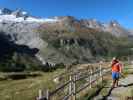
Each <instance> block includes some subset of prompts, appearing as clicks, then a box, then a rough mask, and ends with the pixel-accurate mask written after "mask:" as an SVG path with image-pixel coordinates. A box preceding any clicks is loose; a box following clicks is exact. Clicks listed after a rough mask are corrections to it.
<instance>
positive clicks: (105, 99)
mask: <svg viewBox="0 0 133 100" xmlns="http://www.w3.org/2000/svg"><path fill="white" fill-rule="evenodd" d="M113 89H114V88H112V87H111V88H110V90H109V92H108V94H107V95H105V96H104V97H103V98H102V100H107V97H108V96H110V95H111V92H112V90H113Z"/></svg>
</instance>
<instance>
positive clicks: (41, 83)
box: [0, 69, 63, 100]
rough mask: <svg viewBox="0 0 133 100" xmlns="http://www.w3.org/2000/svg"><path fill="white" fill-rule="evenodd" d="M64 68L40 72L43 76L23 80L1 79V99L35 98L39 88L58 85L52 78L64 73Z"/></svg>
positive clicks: (31, 99)
mask: <svg viewBox="0 0 133 100" xmlns="http://www.w3.org/2000/svg"><path fill="white" fill-rule="evenodd" d="M62 72H63V69H57V70H56V71H54V72H45V73H43V72H40V73H41V74H42V76H38V77H35V78H27V79H22V80H4V81H0V99H1V100H35V98H36V96H37V95H38V90H39V89H47V88H49V89H53V88H54V86H55V85H56V84H55V83H54V82H53V81H52V80H51V79H52V78H53V77H54V76H56V75H58V74H60V73H62Z"/></svg>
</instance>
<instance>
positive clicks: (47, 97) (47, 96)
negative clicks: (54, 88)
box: [46, 89, 50, 100]
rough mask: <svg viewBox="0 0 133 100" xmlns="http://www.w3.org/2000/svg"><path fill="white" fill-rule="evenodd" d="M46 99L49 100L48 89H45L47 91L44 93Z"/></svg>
mask: <svg viewBox="0 0 133 100" xmlns="http://www.w3.org/2000/svg"><path fill="white" fill-rule="evenodd" d="M46 99H47V100H50V96H49V90H48V89H47V91H46Z"/></svg>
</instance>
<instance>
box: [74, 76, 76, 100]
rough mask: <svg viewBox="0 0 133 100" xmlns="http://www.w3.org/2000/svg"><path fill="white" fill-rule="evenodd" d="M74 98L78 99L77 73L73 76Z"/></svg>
mask: <svg viewBox="0 0 133 100" xmlns="http://www.w3.org/2000/svg"><path fill="white" fill-rule="evenodd" d="M73 100H76V74H75V75H74V77H73Z"/></svg>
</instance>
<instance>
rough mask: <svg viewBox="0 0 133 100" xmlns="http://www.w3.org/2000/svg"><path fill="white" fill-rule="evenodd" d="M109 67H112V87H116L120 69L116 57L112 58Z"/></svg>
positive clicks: (120, 66)
mask: <svg viewBox="0 0 133 100" xmlns="http://www.w3.org/2000/svg"><path fill="white" fill-rule="evenodd" d="M111 67H112V79H113V84H112V88H114V87H115V86H116V87H118V81H119V77H120V73H121V70H122V65H121V64H120V62H119V60H118V58H116V57H114V58H113V60H112V62H111Z"/></svg>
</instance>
